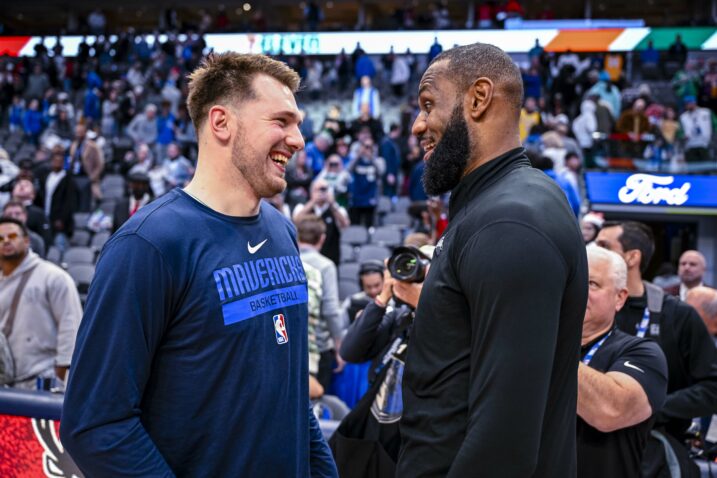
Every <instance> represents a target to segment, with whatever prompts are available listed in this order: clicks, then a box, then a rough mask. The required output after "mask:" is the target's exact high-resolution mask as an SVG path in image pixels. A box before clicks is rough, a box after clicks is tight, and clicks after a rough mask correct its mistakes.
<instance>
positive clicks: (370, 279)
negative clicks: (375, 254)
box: [341, 260, 386, 325]
mask: <svg viewBox="0 0 717 478" xmlns="http://www.w3.org/2000/svg"><path fill="white" fill-rule="evenodd" d="M385 270H386V268H385V267H384V265H383V263H382V262H381V261H377V260H370V261H366V262H364V263H362V264H361V265H360V266H359V272H358V280H359V286H360V287H361V291H360V292H356V293H355V294H352V295H351V296H349V297H346V299H344V302H343V303H342V304H341V322H342V323H344V324H349V325H350V324H353V322H354V320H356V317H357V316H358V313H359V312H361V311H362V310H363V309H365V308H366V306H367V305H368V303H369V302H371V301H372V300H374V299H375V298H376V297H377V296H378V295H379V294H380V293H381V291H382V290H383V288H384V286H383V284H384V271H385Z"/></svg>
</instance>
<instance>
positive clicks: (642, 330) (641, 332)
mask: <svg viewBox="0 0 717 478" xmlns="http://www.w3.org/2000/svg"><path fill="white" fill-rule="evenodd" d="M648 325H650V309H648V308H647V307H645V312H643V313H642V320H641V321H640V325H639V326H638V327H637V333H636V334H635V335H636V336H638V337H640V338H641V339H642V338H644V337H645V334H646V333H647V326H648Z"/></svg>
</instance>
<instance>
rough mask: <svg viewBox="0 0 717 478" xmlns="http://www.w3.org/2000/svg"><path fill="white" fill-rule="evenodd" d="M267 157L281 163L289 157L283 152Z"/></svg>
mask: <svg viewBox="0 0 717 478" xmlns="http://www.w3.org/2000/svg"><path fill="white" fill-rule="evenodd" d="M269 157H270V158H271V160H272V161H276V162H277V163H281V164H283V165H286V164H287V163H288V162H289V158H287V157H286V156H284V155H283V154H272V155H271V156H269Z"/></svg>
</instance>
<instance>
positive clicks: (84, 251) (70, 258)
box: [62, 247, 95, 267]
mask: <svg viewBox="0 0 717 478" xmlns="http://www.w3.org/2000/svg"><path fill="white" fill-rule="evenodd" d="M62 263H63V264H66V267H69V266H71V265H73V264H94V263H95V251H94V250H92V249H90V248H89V247H70V248H69V249H67V250H66V251H65V253H64V254H63V255H62Z"/></svg>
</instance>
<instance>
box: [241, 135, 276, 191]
mask: <svg viewBox="0 0 717 478" xmlns="http://www.w3.org/2000/svg"><path fill="white" fill-rule="evenodd" d="M247 144H248V143H247V141H246V137H245V135H244V134H243V133H242V132H239V133H238V135H237V137H236V138H235V139H234V143H233V144H232V159H231V160H232V164H233V165H234V167H235V168H236V169H237V170H238V171H239V173H240V174H241V175H242V177H244V180H245V181H246V182H247V184H248V185H249V187H250V188H251V189H253V190H254V193H255V194H256V196H257V197H259V198H270V197H272V196H276V195H277V194H279V193H281V192H283V191H284V189H286V180H285V179H284V178H279V177H272V176H270V173H269V172H267V170H266V168H267V163H266V162H264V161H267V159H266V158H264V161H259V162H257V161H255V160H253V159H252V158H251V156H252V155H251V154H249V155H245V154H244V152H245V151H246V149H247V148H246V147H245V145H247Z"/></svg>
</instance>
